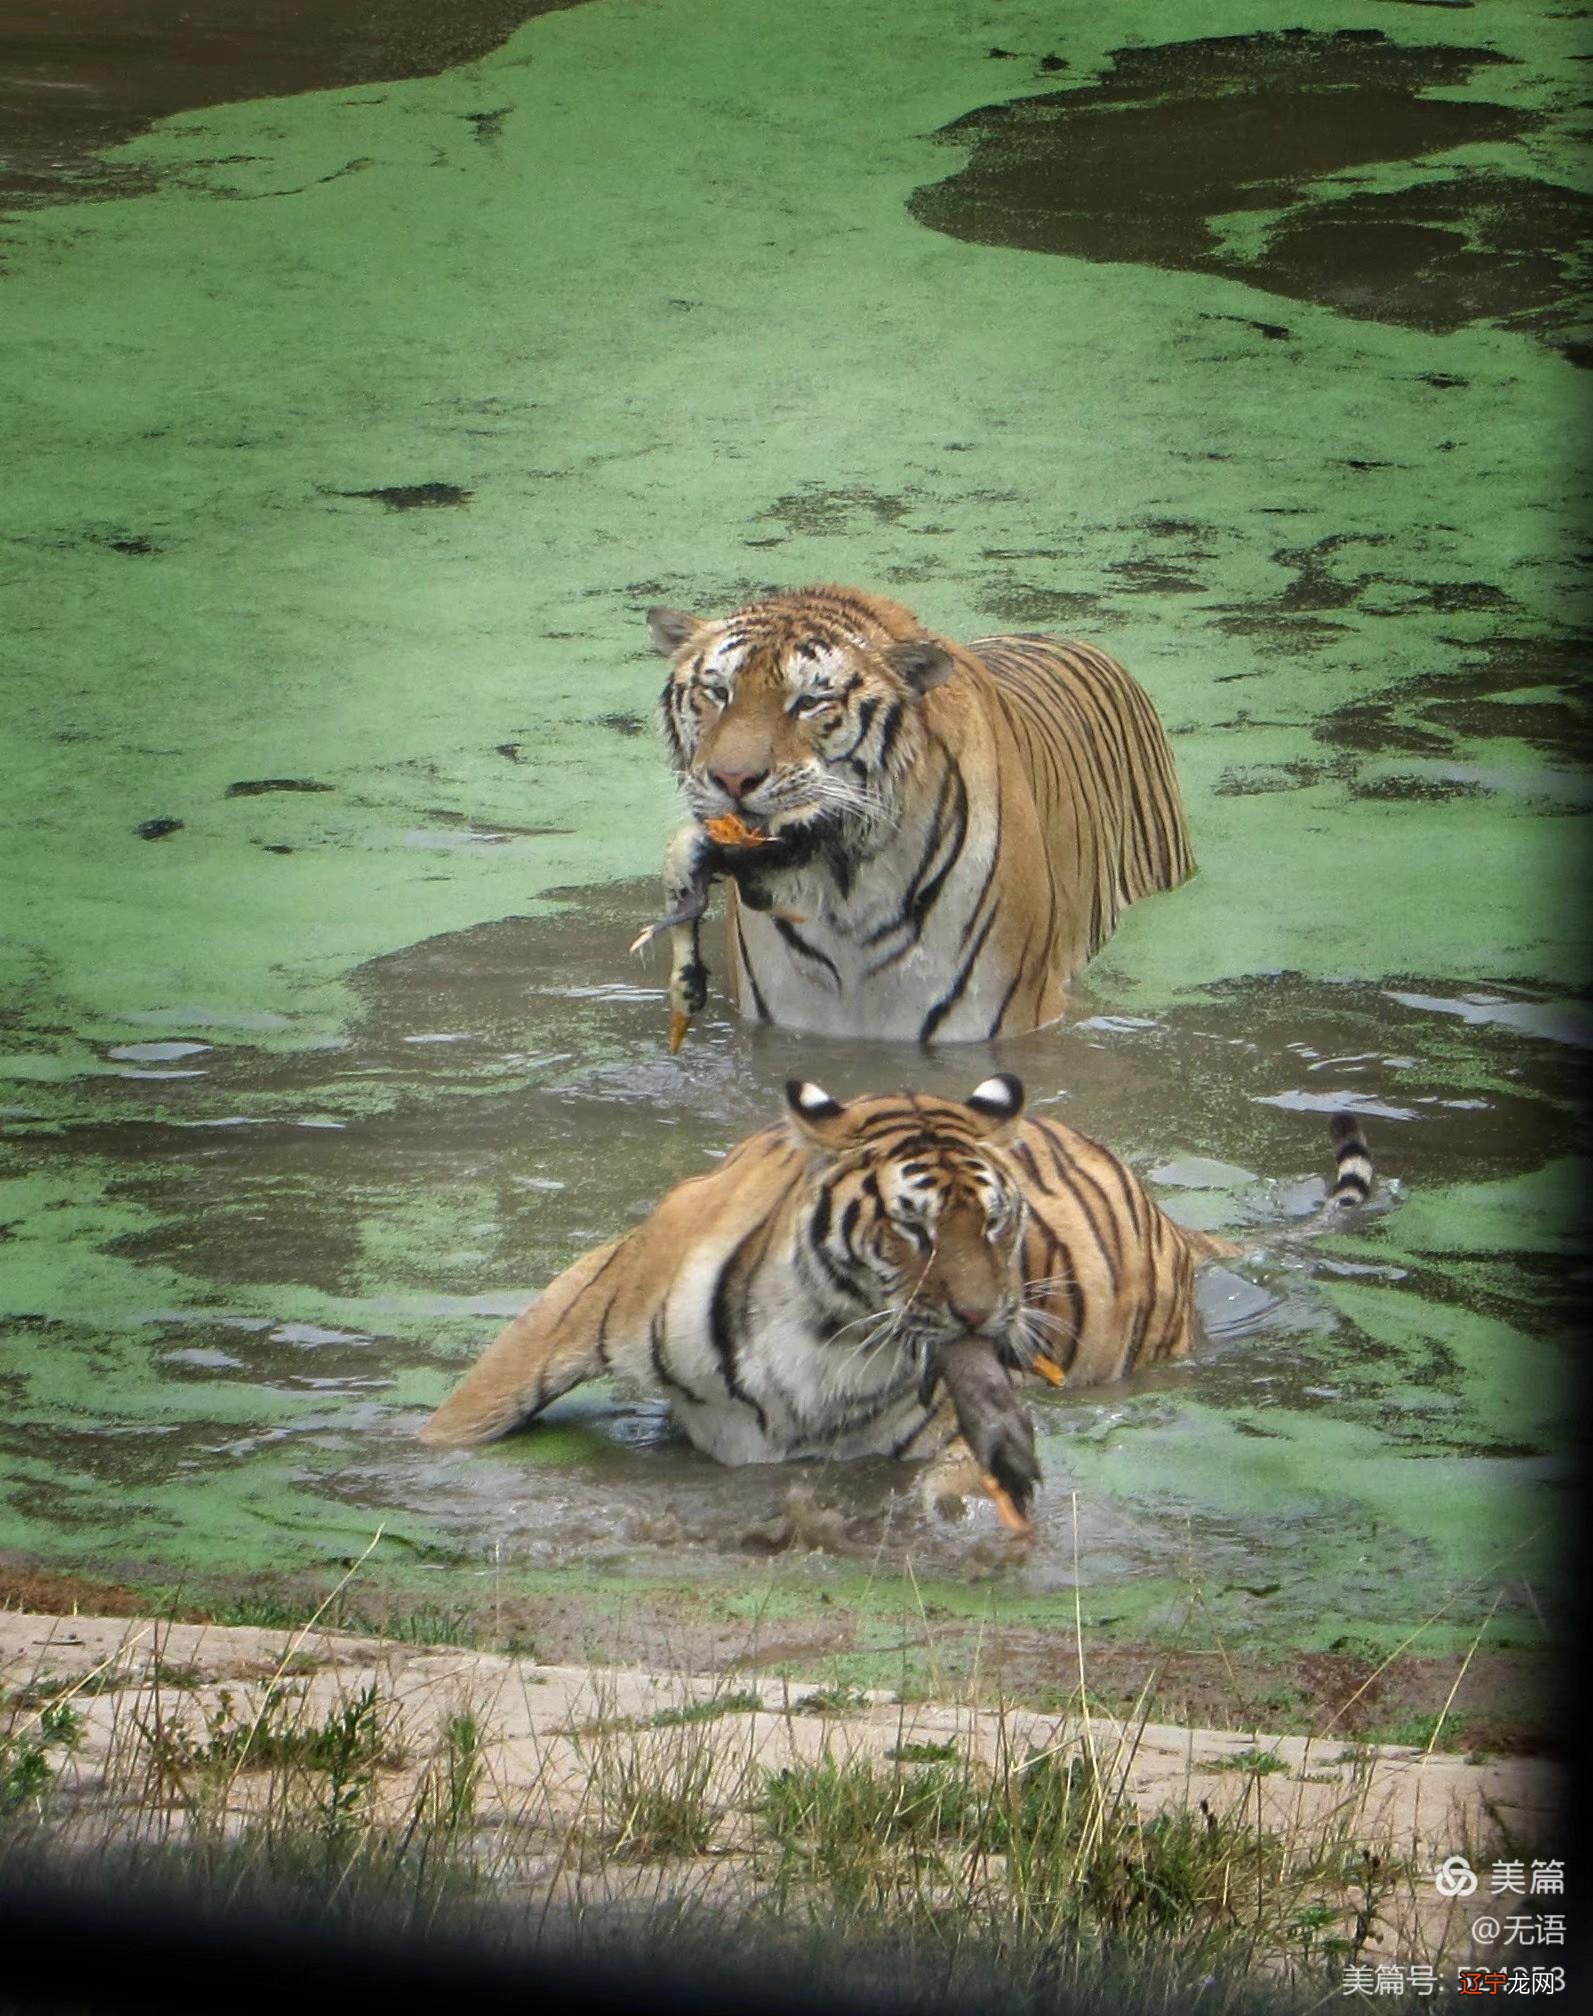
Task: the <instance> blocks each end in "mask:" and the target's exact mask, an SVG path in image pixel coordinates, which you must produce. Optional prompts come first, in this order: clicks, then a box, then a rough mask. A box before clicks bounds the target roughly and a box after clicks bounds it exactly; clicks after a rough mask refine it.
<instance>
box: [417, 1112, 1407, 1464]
mask: <svg viewBox="0 0 1593 2016" xmlns="http://www.w3.org/2000/svg"><path fill="white" fill-rule="evenodd" d="M786 1099H787V1113H786V1118H785V1120H784V1122H783V1124H778V1125H775V1126H772V1127H767V1128H765V1129H763V1130H762V1131H761V1132H760V1133H757V1134H754V1135H752V1136H751V1137H750V1139H748V1140H746V1141H743V1142H742V1143H741V1144H740V1145H739V1146H738V1147H736V1148H735V1149H733V1150H732V1151H731V1152H730V1154H729V1155H727V1156H726V1157H725V1159H724V1161H723V1162H721V1163H720V1164H719V1166H718V1167H717V1168H716V1169H714V1170H712V1171H710V1172H709V1173H708V1174H706V1175H703V1176H695V1177H692V1178H691V1179H690V1180H688V1181H687V1182H684V1183H680V1184H678V1185H677V1186H676V1187H675V1188H674V1189H673V1190H671V1191H670V1192H669V1193H668V1194H667V1195H666V1196H665V1197H664V1198H663V1200H662V1201H661V1202H660V1203H659V1204H658V1205H657V1207H656V1208H655V1209H654V1210H653V1212H652V1213H651V1215H650V1216H649V1217H648V1218H647V1219H645V1220H644V1221H643V1223H641V1224H640V1225H638V1226H637V1227H636V1228H635V1229H634V1230H633V1231H630V1232H627V1233H624V1234H623V1235H622V1236H621V1237H619V1238H617V1239H612V1240H610V1241H609V1242H608V1244H607V1245H604V1246H599V1247H597V1248H596V1249H595V1250H593V1251H592V1252H590V1253H587V1254H586V1255H585V1256H584V1257H583V1258H581V1259H579V1260H577V1261H576V1262H575V1264H574V1265H573V1266H572V1267H569V1268H567V1269H566V1270H565V1272H564V1273H563V1274H561V1275H559V1277H558V1278H557V1280H555V1281H554V1282H552V1283H551V1285H550V1286H549V1287H548V1288H547V1289H545V1290H544V1291H543V1293H542V1294H541V1295H540V1296H538V1297H537V1299H536V1300H535V1301H534V1302H532V1303H531V1305H530V1307H529V1308H527V1309H526V1310H525V1311H524V1313H523V1314H521V1315H520V1316H517V1317H516V1318H515V1320H514V1321H513V1322H512V1323H510V1324H509V1325H508V1326H507V1328H505V1329H504V1330H503V1331H502V1332H501V1333H500V1334H499V1336H498V1338H497V1339H496V1341H495V1342H494V1343H493V1344H492V1345H490V1346H489V1348H488V1349H487V1351H486V1353H485V1354H484V1356H483V1357H482V1358H481V1359H480V1360H479V1361H478V1363H477V1364H476V1365H475V1366H474V1367H473V1369H472V1370H471V1371H470V1372H469V1373H467V1374H466V1376H465V1378H464V1379H463V1381H462V1382H461V1383H460V1385H459V1386H458V1387H457V1388H456V1390H455V1391H454V1392H453V1393H452V1394H451V1395H450V1396H449V1398H448V1399H447V1400H445V1401H444V1403H443V1404H442V1406H441V1407H439V1408H438V1410H437V1411H436V1413H435V1414H434V1415H433V1416H432V1417H431V1419H430V1420H429V1421H428V1422H427V1423H426V1424H425V1425H424V1426H423V1427H422V1429H421V1430H420V1436H421V1439H422V1440H423V1441H426V1442H430V1443H434V1444H438V1445H441V1446H444V1447H450V1446H462V1445H467V1444H472V1443H478V1442H486V1441H490V1440H492V1439H493V1438H494V1437H496V1436H499V1435H503V1434H505V1433H507V1432H508V1430H510V1429H511V1428H514V1427H516V1426H517V1425H518V1424H519V1423H521V1422H523V1421H526V1420H529V1419H530V1418H531V1417H532V1416H534V1415H536V1414H539V1413H540V1412H541V1411H542V1409H543V1408H544V1407H546V1406H547V1405H548V1403H549V1402H550V1401H552V1400H555V1399H557V1398H558V1396H559V1395H560V1394H561V1393H565V1392H567V1391H568V1390H569V1389H570V1388H571V1387H572V1386H575V1385H578V1384H579V1383H580V1382H581V1381H582V1380H586V1379H593V1378H596V1377H598V1376H599V1375H601V1374H604V1373H612V1374H614V1375H615V1376H616V1377H617V1378H619V1379H620V1380H621V1381H623V1382H624V1383H625V1384H627V1385H629V1386H630V1387H631V1388H633V1389H636V1390H640V1391H642V1392H645V1393H650V1394H653V1395H656V1396H658V1397H661V1398H665V1399H667V1400H668V1401H669V1402H670V1405H671V1407H672V1409H673V1412H674V1416H675V1419H676V1421H677V1423H678V1424H679V1426H680V1427H681V1429H683V1430H684V1432H685V1434H686V1435H687V1437H688V1438H689V1439H690V1440H691V1441H692V1442H693V1443H695V1444H696V1446H697V1447H698V1448H699V1449H701V1450H703V1451H705V1452H706V1453H707V1454H708V1455H710V1456H713V1457H717V1458H718V1460H719V1461H720V1462H721V1463H735V1464H739V1463H774V1462H781V1461H784V1460H786V1459H787V1458H792V1457H803V1456H809V1457H835V1458H846V1457H857V1456H874V1455H885V1456H894V1457H908V1458H916V1457H929V1456H933V1455H935V1454H936V1453H937V1452H941V1451H947V1452H949V1455H948V1462H947V1465H946V1468H947V1474H950V1473H951V1472H952V1471H953V1470H955V1469H956V1468H957V1467H958V1466H963V1473H964V1475H966V1462H967V1459H968V1456H969V1452H968V1451H966V1450H964V1449H961V1448H959V1447H957V1446H956V1430H957V1419H956V1414H957V1410H956V1408H955V1407H954V1406H953V1404H952V1400H951V1396H950V1395H949V1394H948V1393H947V1391H946V1390H944V1387H943V1386H937V1373H938V1372H939V1371H940V1370H941V1369H942V1368H941V1364H940V1359H941V1356H942V1354H943V1353H945V1352H946V1351H947V1349H948V1348H950V1347H952V1346H954V1345H956V1344H957V1343H958V1342H959V1340H969V1339H971V1340H976V1341H978V1342H981V1343H983V1344H986V1345H988V1346H989V1347H990V1350H991V1353H992V1354H993V1355H994V1357H995V1358H996V1359H998V1360H999V1361H1000V1363H1001V1364H1002V1365H1003V1366H1004V1367H1006V1368H1007V1370H1008V1372H1009V1374H1011V1375H1014V1376H1016V1377H1017V1378H1018V1379H1019V1380H1020V1381H1022V1380H1025V1379H1028V1378H1029V1377H1030V1376H1031V1375H1033V1374H1035V1373H1037V1372H1038V1373H1041V1374H1043V1375H1045V1376H1051V1377H1053V1382H1054V1383H1055V1381H1056V1379H1057V1378H1058V1377H1060V1378H1065V1379H1066V1380H1068V1381H1069V1382H1070V1383H1073V1384H1077V1385H1081V1386H1085V1385H1098V1384H1101V1383H1103V1382H1105V1381H1108V1380H1113V1379H1119V1378H1122V1377H1123V1376H1124V1375H1125V1374H1126V1373H1128V1372H1131V1371H1133V1370H1135V1369H1136V1368H1138V1367H1142V1366H1149V1365H1154V1364H1158V1363H1160V1362H1161V1361H1163V1360H1165V1359H1171V1358H1179V1357H1182V1356H1183V1355H1184V1354H1185V1353H1186V1352H1187V1351H1188V1349H1189V1345H1190V1328H1191V1322H1192V1319H1193V1301H1192V1290H1193V1284H1194V1278H1195V1270H1196V1268H1197V1267H1199V1266H1200V1264H1201V1263H1202V1262H1203V1261H1206V1260H1211V1259H1216V1258H1218V1257H1221V1256H1232V1255H1235V1254H1237V1253H1238V1252H1239V1251H1240V1249H1239V1248H1238V1247H1236V1246H1234V1245H1232V1244H1231V1243H1230V1242H1228V1241H1226V1240H1223V1239H1219V1238H1216V1237H1215V1236H1213V1235H1212V1234H1210V1233H1206V1232H1199V1231H1191V1230H1189V1229H1188V1228H1187V1227H1184V1226H1181V1225H1177V1224H1175V1223H1174V1222H1173V1220H1172V1219H1170V1218H1169V1217H1167V1215H1166V1214H1165V1213H1164V1212H1163V1211H1162V1210H1161V1209H1160V1208H1159V1207H1158V1206H1157V1205H1156V1204H1155V1203H1154V1202H1153V1200H1152V1199H1151V1197H1150V1196H1149V1194H1148V1193H1147V1192H1146V1190H1145V1188H1144V1186H1143V1185H1142V1184H1141V1183H1140V1181H1139V1179H1138V1177H1137V1176H1135V1175H1134V1173H1133V1171H1132V1170H1131V1169H1129V1168H1128V1167H1127V1166H1126V1165H1125V1164H1124V1163H1123V1162H1121V1161H1120V1160H1119V1159H1118V1157H1117V1156H1116V1155H1114V1154H1113V1153H1112V1152H1111V1150H1110V1149H1107V1148H1103V1147H1102V1146H1101V1145H1100V1144H1099V1143H1098V1142H1096V1141H1092V1140H1091V1139H1090V1138H1089V1137H1088V1136H1087V1135H1084V1134H1081V1133H1079V1132H1078V1131H1077V1130H1076V1129H1074V1128H1072V1127H1068V1126H1066V1125H1064V1123H1063V1122H1062V1121H1060V1120H1056V1119H1052V1118H1051V1117H1050V1116H1049V1115H1047V1116H1034V1115H1031V1116H1027V1117H1026V1116H1025V1115H1024V1111H1023V1102H1024V1092H1023V1087H1022V1085H1021V1084H1020V1083H1019V1081H1018V1080H1017V1079H1016V1078H1014V1077H1011V1076H1010V1075H1007V1074H1002V1075H1000V1076H997V1077H993V1078H987V1079H986V1080H985V1081H984V1082H983V1083H982V1084H981V1085H979V1086H978V1087H977V1088H976V1089H975V1090H974V1092H973V1093H972V1094H971V1096H970V1097H969V1098H967V1099H966V1100H961V1101H958V1100H951V1099H941V1098H933V1097H929V1096H927V1095H923V1094H917V1093H902V1094H900V1095H897V1096H887V1097H876V1098H860V1099H853V1100H851V1101H849V1102H847V1103H845V1104H843V1103H842V1102H841V1101H840V1100H838V1099H834V1098H832V1097H831V1096H830V1094H829V1093H828V1092H826V1091H825V1090H824V1089H823V1088H822V1087H821V1086H818V1085H815V1084H811V1083H798V1082H797V1081H795V1080H793V1081H792V1082H791V1083H790V1084H789V1085H788V1086H787V1088H786ZM1333 1125H1334V1134H1333V1138H1334V1142H1335V1146H1336V1152H1337V1169H1336V1172H1335V1177H1334V1181H1333V1184H1332V1187H1331V1189H1330V1192H1329V1195H1328V1198H1327V1201H1326V1203H1325V1205H1324V1206H1323V1209H1322V1211H1321V1213H1319V1214H1318V1217H1317V1219H1315V1220H1313V1221H1312V1224H1311V1226H1310V1227H1309V1228H1307V1229H1320V1227H1321V1226H1322V1225H1324V1224H1331V1223H1333V1222H1336V1221H1337V1220H1339V1219H1341V1218H1342V1216H1343V1215H1344V1212H1345V1210H1346V1208H1347V1207H1350V1206H1354V1205H1358V1204H1360V1203H1362V1202H1364V1200H1365V1198H1366V1196H1367V1193H1368V1191H1369V1189H1370V1186H1371V1181H1372V1166H1371V1161H1370V1158H1369V1156H1368V1153H1367V1148H1366V1143H1365V1141H1364V1140H1363V1138H1362V1137H1361V1134H1360V1131H1359V1128H1358V1127H1357V1126H1356V1124H1355V1122H1354V1121H1352V1120H1349V1119H1347V1118H1345V1117H1343V1116H1339V1117H1337V1118H1336V1119H1335V1121H1334V1123H1333ZM984 1412H985V1417H986V1418H988V1419H992V1420H993V1422H994V1425H993V1426H992V1428H991V1431H990V1432H991V1433H992V1434H993V1435H995V1436H997V1437H998V1438H999V1437H1000V1435H1001V1434H1002V1432H1003V1429H1002V1424H1001V1422H1000V1419H999V1409H997V1410H995V1414H994V1415H992V1413H991V1410H990V1409H988V1408H987V1409H985V1410H984ZM965 1426H966V1423H965ZM971 1454H972V1457H973V1459H974V1461H975V1462H976V1463H977V1465H978V1467H979V1468H980V1469H982V1470H983V1471H984V1472H986V1473H989V1472H991V1471H992V1470H995V1471H996V1472H997V1474H1000V1461H999V1454H1000V1452H999V1451H998V1450H993V1449H992V1448H978V1447H976V1448H975V1449H974V1450H973V1451H972V1452H971Z"/></svg>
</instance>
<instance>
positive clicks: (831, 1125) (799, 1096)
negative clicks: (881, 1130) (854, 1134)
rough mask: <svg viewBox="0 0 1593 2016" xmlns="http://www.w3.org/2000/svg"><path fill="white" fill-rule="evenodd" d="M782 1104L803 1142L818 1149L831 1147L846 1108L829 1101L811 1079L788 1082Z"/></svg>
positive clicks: (836, 1101)
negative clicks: (786, 1108) (813, 1144)
mask: <svg viewBox="0 0 1593 2016" xmlns="http://www.w3.org/2000/svg"><path fill="white" fill-rule="evenodd" d="M785 1103H786V1106H787V1107H788V1109H789V1111H790V1114H791V1119H792V1122H793V1124H794V1125H795V1127H796V1131H797V1132H798V1133H799V1134H800V1135H801V1136H802V1138H803V1139H804V1140H805V1141H811V1142H814V1143H815V1144H816V1145H817V1146H818V1147H820V1148H830V1147H833V1146H834V1144H835V1141H836V1137H837V1135H838V1134H839V1133H840V1131H841V1129H840V1125H839V1123H840V1122H842V1121H844V1120H845V1118H846V1108H845V1107H844V1106H843V1105H842V1104H841V1102H840V1100H839V1099H832V1098H831V1096H830V1095H829V1093H828V1092H826V1091H825V1089H824V1087H823V1086H822V1085H815V1084H814V1083H813V1082H812V1081H811V1080H810V1079H802V1078H788V1079H787V1080H786V1083H785Z"/></svg>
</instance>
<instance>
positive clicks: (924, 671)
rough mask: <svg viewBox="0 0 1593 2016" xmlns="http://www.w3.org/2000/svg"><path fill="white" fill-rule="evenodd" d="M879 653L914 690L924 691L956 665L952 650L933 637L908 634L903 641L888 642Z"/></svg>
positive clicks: (916, 691)
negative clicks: (896, 642) (938, 642)
mask: <svg viewBox="0 0 1593 2016" xmlns="http://www.w3.org/2000/svg"><path fill="white" fill-rule="evenodd" d="M880 656H881V657H882V658H883V659H884V660H885V663H886V664H887V665H888V666H889V667H890V668H891V670H892V671H893V672H894V673H895V674H896V676H897V677H898V678H899V679H905V680H906V681H907V683H908V685H909V686H911V687H912V689H913V691H914V692H915V693H927V692H928V691H929V690H930V688H931V687H932V686H939V685H940V684H941V683H942V681H943V680H946V679H949V678H950V677H951V675H952V673H953V672H955V671H956V669H957V666H956V661H955V660H954V659H953V658H952V655H951V653H950V652H949V651H948V650H947V649H946V647H945V646H944V645H943V644H937V643H936V642H935V640H934V638H933V637H909V638H908V639H907V640H906V642H905V643H902V644H887V645H886V647H885V649H884V650H883V651H882V652H881V653H880Z"/></svg>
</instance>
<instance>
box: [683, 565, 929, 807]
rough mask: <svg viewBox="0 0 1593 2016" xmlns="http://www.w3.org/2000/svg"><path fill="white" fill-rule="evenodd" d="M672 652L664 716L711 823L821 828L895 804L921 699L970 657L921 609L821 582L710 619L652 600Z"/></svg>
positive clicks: (691, 798) (915, 742) (690, 798)
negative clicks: (962, 656) (921, 617)
mask: <svg viewBox="0 0 1593 2016" xmlns="http://www.w3.org/2000/svg"><path fill="white" fill-rule="evenodd" d="M647 625H648V630H649V632H650V633H651V636H652V640H653V644H654V646H655V648H656V649H657V650H658V651H659V652H660V653H661V654H662V655H663V656H664V657H666V658H669V659H670V660H671V661H672V662H671V666H670V674H669V680H668V683H667V684H666V685H665V687H664V691H663V696H662V702H661V713H662V722H663V730H664V737H665V740H666V741H667V743H668V744H669V751H670V760H671V762H672V763H673V765H674V767H675V770H676V772H677V774H678V775H679V776H680V778H681V779H682V782H683V784H684V787H685V792H686V798H687V802H688V804H689V805H690V807H691V811H692V816H693V817H694V818H696V819H698V820H700V821H703V822H706V821H707V820H709V819H715V818H721V817H723V816H724V815H725V814H726V813H735V814H736V815H737V816H738V817H739V818H741V819H742V820H743V821H746V822H749V823H753V824H755V825H757V826H758V827H760V828H761V829H762V830H763V831H764V832H765V833H771V834H773V833H779V834H784V835H785V836H786V837H787V838H790V839H793V840H794V839H796V838H798V837H799V836H800V835H803V834H811V835H813V836H814V837H817V836H818V835H819V834H820V833H822V832H823V831H825V830H834V829H836V828H840V827H844V826H845V825H846V824H847V822H849V821H850V822H853V823H855V824H862V825H867V824H868V823H869V822H871V821H872V820H874V819H877V818H879V817H880V816H881V814H882V813H884V812H885V811H886V810H887V808H888V806H889V804H890V801H891V798H892V795H893V793H894V789H895V786H896V784H897V781H898V780H899V779H900V778H901V777H902V776H903V775H905V774H906V772H907V770H908V769H909V768H910V767H911V764H912V762H913V758H914V756H915V755H916V753H917V749H918V746H919V735H918V728H917V719H916V717H917V711H918V703H919V702H920V701H921V700H922V698H923V696H924V695H925V694H926V693H927V692H929V691H930V689H931V688H932V687H935V686H938V685H940V683H941V682H942V681H943V680H944V679H946V678H948V677H949V676H950V674H951V673H952V672H953V671H954V670H955V666H956V660H955V659H954V657H953V656H952V654H951V651H950V650H949V649H948V647H947V646H946V645H945V644H944V643H942V642H941V641H940V640H939V639H937V638H934V637H931V636H930V635H928V633H927V632H926V631H925V630H924V629H923V628H922V626H921V625H920V624H919V622H918V619H917V618H916V617H915V616H914V615H913V613H912V611H911V610H909V609H904V608H903V607H902V606H901V604H900V603H898V602H890V601H886V600H885V599H884V598H883V597H881V596H877V595H865V594H863V593H862V592H861V591H860V590H857V589H851V588H808V589H801V590H798V591H794V592H792V593H789V594H780V595H771V596H768V597H767V598H766V599H764V600H762V601H758V602H749V603H747V604H746V605H745V606H744V607H743V608H740V609H737V610H736V611H735V612H734V613H733V614H732V615H729V616H725V617H722V618H714V619H706V620H705V619H703V618H700V617H696V616H688V615H686V614H685V613H684V611H682V610H679V609H651V610H649V611H648V616H647Z"/></svg>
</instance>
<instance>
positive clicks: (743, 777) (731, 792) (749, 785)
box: [708, 770, 769, 798]
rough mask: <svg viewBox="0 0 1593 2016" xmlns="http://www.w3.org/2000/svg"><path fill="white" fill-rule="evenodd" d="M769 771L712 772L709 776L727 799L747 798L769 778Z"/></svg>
mask: <svg viewBox="0 0 1593 2016" xmlns="http://www.w3.org/2000/svg"><path fill="white" fill-rule="evenodd" d="M768 774H769V773H768V771H767V770H710V771H709V772H708V775H709V776H710V777H711V778H712V779H713V780H714V782H715V783H716V784H717V785H718V786H719V788H720V790H721V791H723V792H724V794H725V796H726V797H727V798H745V797H746V795H747V793H748V792H749V791H756V790H757V788H758V786H759V785H760V784H761V783H762V782H763V780H764V778H765V777H767V776H768Z"/></svg>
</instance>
